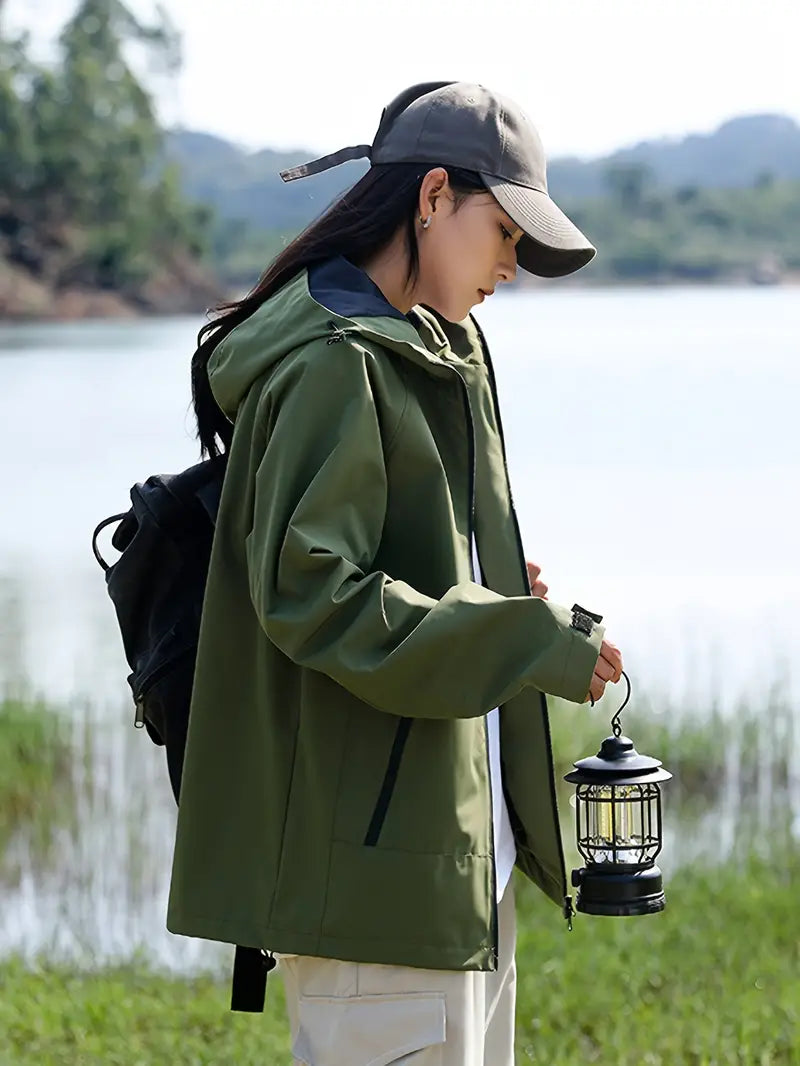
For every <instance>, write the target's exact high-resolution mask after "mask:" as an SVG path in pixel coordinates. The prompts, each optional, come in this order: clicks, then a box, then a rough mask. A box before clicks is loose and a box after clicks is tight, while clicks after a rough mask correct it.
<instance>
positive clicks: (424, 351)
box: [208, 256, 483, 420]
mask: <svg viewBox="0 0 800 1066" xmlns="http://www.w3.org/2000/svg"><path fill="white" fill-rule="evenodd" d="M349 336H352V337H353V339H358V338H362V339H364V340H368V341H373V342H377V343H378V344H380V345H382V346H383V347H384V348H387V349H389V350H390V351H393V352H396V353H397V354H398V355H402V356H404V357H405V358H407V359H411V360H412V361H413V362H415V363H417V364H420V365H422V366H424V367H426V368H427V369H428V370H429V371H430V372H431V373H433V374H447V373H449V372H451V369H452V366H453V364H458V363H465V362H468V363H476V362H478V363H480V362H483V355H482V341H481V337H480V332H479V330H478V327H477V324H476V322H475V320H474V319H473V318H472V316H471V315H470V316H469V317H467V318H466V319H464V320H463V321H462V322H448V321H447V320H446V319H444V318H443V317H442V316H441V315H439V314H438V313H437V312H436V311H433V310H432V309H430V308H428V307H423V306H421V305H417V306H416V307H413V308H412V309H411V311H409V313H408V315H404V314H402V313H401V312H400V311H398V310H397V308H395V307H394V306H393V305H392V304H390V303H389V301H388V300H387V299H386V297H385V296H384V295H383V293H382V292H381V290H380V289H379V288H378V286H377V285H375V283H374V282H373V281H372V279H371V278H370V277H369V276H368V275H367V274H365V273H364V271H363V270H360V269H359V268H358V267H356V266H354V265H353V264H352V263H351V262H350V261H349V260H348V259H346V258H345V257H344V256H335V257H333V258H331V259H329V260H327V261H326V262H324V263H320V264H317V265H315V266H312V267H311V268H310V269H304V270H302V271H300V272H299V273H298V274H297V275H296V276H295V277H294V278H293V279H292V280H291V281H289V282H287V284H286V285H284V286H283V287H282V288H281V289H280V290H279V291H278V292H276V293H275V294H274V295H273V296H271V297H270V298H269V299H268V300H266V301H265V302H264V303H263V304H262V305H261V307H259V308H258V310H257V311H255V312H254V313H253V314H252V315H250V317H249V318H248V319H246V320H245V321H244V322H242V323H241V324H240V325H239V326H237V327H236V328H235V329H233V330H231V332H230V333H229V334H228V336H227V337H225V338H224V339H223V340H222V341H221V342H220V343H219V344H218V345H217V347H216V348H215V350H214V352H213V353H212V355H211V358H210V359H209V363H208V374H209V381H210V383H211V391H212V392H213V394H214V398H215V399H216V401H217V403H218V404H219V406H220V407H221V408H222V410H223V411H224V412H225V414H226V415H227V417H228V418H230V419H231V420H233V419H234V418H235V416H236V412H237V411H238V409H239V405H240V404H241V402H242V400H243V399H244V397H245V395H246V394H247V392H248V390H249V389H250V386H251V385H252V384H253V382H255V381H256V380H257V379H258V378H260V377H261V376H262V375H263V374H264V373H266V372H267V371H268V370H269V369H270V368H271V367H273V366H275V365H276V364H277V363H278V362H280V360H281V359H282V358H283V357H284V356H285V355H288V354H289V352H291V351H293V350H295V349H296V348H299V347H301V346H304V345H306V344H309V343H311V342H312V341H315V340H321V339H325V340H326V341H327V342H328V343H334V342H335V341H338V340H343V339H345V338H346V337H349ZM448 368H449V369H448Z"/></svg>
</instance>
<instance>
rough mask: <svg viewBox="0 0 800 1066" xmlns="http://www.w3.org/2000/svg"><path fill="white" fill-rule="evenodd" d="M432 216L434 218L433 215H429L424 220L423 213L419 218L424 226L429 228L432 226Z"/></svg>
mask: <svg viewBox="0 0 800 1066" xmlns="http://www.w3.org/2000/svg"><path fill="white" fill-rule="evenodd" d="M432 218H433V215H428V217H427V218H426V219H425V221H424V222H422V215H420V216H419V220H420V222H422V228H423V229H427V228H428V226H430V224H431V219H432Z"/></svg>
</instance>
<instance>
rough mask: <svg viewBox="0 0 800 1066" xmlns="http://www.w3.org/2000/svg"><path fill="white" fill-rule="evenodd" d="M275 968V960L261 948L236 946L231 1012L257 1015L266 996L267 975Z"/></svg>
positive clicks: (262, 1007) (261, 1009)
mask: <svg viewBox="0 0 800 1066" xmlns="http://www.w3.org/2000/svg"><path fill="white" fill-rule="evenodd" d="M274 968H275V958H274V956H273V955H272V954H271V953H270V952H268V951H263V950H262V949H261V948H246V947H242V946H241V945H237V948H236V954H235V955H234V959H233V981H232V983H231V1010H239V1011H249V1012H251V1013H253V1014H259V1013H260V1012H261V1011H263V1009H264V999H265V998H266V994H267V974H268V973H269V972H270V970H272V969H274Z"/></svg>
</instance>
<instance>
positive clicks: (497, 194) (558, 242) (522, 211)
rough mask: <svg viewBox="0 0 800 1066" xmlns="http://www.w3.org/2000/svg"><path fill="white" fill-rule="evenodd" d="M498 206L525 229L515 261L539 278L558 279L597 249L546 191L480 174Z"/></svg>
mask: <svg viewBox="0 0 800 1066" xmlns="http://www.w3.org/2000/svg"><path fill="white" fill-rule="evenodd" d="M481 177H482V178H483V180H484V181H485V182H486V187H487V188H488V189H489V190H490V191H491V193H492V195H493V196H494V198H495V199H496V200H497V202H498V203H499V204H500V206H501V207H502V208H503V209H504V210H505V211H507V212H508V214H509V215H510V216H511V218H513V219H514V221H515V222H516V224H517V225H518V226H519V227H520V228H521V229H522V230H524V232H525V236H524V237H523V238H522V240H521V241H520V242H519V244H518V245H517V263H518V264H519V266H521V267H522V269H523V270H527V271H528V273H530V274H536V275H538V276H539V277H542V278H560V277H563V276H564V275H565V274H573V273H574V272H575V271H576V270H580V269H581V267H584V266H586V264H587V263H589V262H591V260H592V259H594V257H595V255H596V254H597V249H596V248H595V247H594V245H593V244H592V243H591V241H590V240H589V239H588V238H587V237H585V236H584V234H583V233H581V231H580V230H579V229H578V227H577V226H576V225H575V224H574V223H573V222H570V220H569V219H568V218H567V216H566V215H565V214H564V212H563V211H562V210H561V208H560V207H557V206H556V204H555V203H554V201H553V200H551V199H550V197H549V196H548V195H547V193H546V192H540V191H539V190H538V189H531V188H530V187H529V186H527V185H515V184H514V183H513V182H510V181H506V180H504V179H503V178H497V177H494V176H493V175H492V174H481Z"/></svg>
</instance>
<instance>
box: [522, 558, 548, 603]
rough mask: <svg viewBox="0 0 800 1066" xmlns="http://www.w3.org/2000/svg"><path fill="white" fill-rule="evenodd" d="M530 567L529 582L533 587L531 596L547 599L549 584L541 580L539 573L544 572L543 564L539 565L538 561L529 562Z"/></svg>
mask: <svg viewBox="0 0 800 1066" xmlns="http://www.w3.org/2000/svg"><path fill="white" fill-rule="evenodd" d="M527 567H528V584H529V585H530V587H531V596H538V597H539V598H540V599H542V600H546V599H547V585H545V583H544V581H540V580H539V574H541V572H542V568H541V566H537V565H536V563H531V562H529V563H527Z"/></svg>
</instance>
